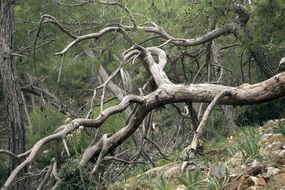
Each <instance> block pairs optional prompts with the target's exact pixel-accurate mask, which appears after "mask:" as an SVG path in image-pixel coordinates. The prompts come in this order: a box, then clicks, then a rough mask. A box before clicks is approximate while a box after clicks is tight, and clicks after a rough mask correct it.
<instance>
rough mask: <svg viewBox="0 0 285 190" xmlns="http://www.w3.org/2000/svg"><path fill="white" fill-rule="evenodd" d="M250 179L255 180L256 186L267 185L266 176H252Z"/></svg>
mask: <svg viewBox="0 0 285 190" xmlns="http://www.w3.org/2000/svg"><path fill="white" fill-rule="evenodd" d="M250 179H251V180H252V181H253V182H254V186H265V185H266V181H265V179H264V177H255V176H250Z"/></svg>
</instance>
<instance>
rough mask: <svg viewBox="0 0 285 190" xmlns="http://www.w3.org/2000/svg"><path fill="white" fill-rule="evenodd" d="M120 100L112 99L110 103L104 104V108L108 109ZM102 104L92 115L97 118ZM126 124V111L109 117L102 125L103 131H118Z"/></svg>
mask: <svg viewBox="0 0 285 190" xmlns="http://www.w3.org/2000/svg"><path fill="white" fill-rule="evenodd" d="M118 104H119V102H118V101H117V100H113V101H110V102H108V103H105V104H104V109H107V108H109V107H112V106H115V105H118ZM100 109H101V108H100V106H99V107H96V108H94V111H93V114H92V117H93V118H96V117H97V116H98V115H99V114H100ZM124 125H125V114H124V113H118V114H116V115H113V116H111V117H110V118H108V119H107V120H106V121H105V122H104V123H103V125H102V127H101V128H102V131H103V132H104V133H114V132H116V131H118V130H119V129H120V128H122V127H123V126H124Z"/></svg>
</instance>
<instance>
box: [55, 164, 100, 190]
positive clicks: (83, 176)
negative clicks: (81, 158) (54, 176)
mask: <svg viewBox="0 0 285 190" xmlns="http://www.w3.org/2000/svg"><path fill="white" fill-rule="evenodd" d="M61 168H62V169H61V170H60V172H59V178H60V179H61V182H60V185H59V188H58V189H60V190H65V189H69V190H77V189H84V190H87V189H88V190H89V189H95V183H94V179H92V176H91V175H90V174H89V172H88V171H87V169H86V168H82V167H80V166H79V163H78V161H77V160H69V161H67V162H66V163H65V164H63V165H62V167H61Z"/></svg>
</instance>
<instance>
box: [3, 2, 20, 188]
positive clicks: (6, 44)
mask: <svg viewBox="0 0 285 190" xmlns="http://www.w3.org/2000/svg"><path fill="white" fill-rule="evenodd" d="M13 4H14V1H10V0H1V1H0V73H1V85H2V86H1V87H2V92H3V97H4V102H5V113H6V120H5V124H6V127H7V131H8V141H9V142H8V148H9V151H11V152H13V153H14V154H21V153H23V152H24V151H25V126H24V118H23V117H24V114H23V100H22V96H21V89H20V85H19V80H18V78H17V75H16V66H15V64H13V59H12V46H13V45H12V44H13V41H12V37H13V34H12V33H13ZM19 163H21V160H19V159H18V158H17V157H15V156H11V157H10V165H9V168H10V170H11V171H12V170H13V169H14V168H15V167H17V165H19ZM22 187H23V186H22ZM15 188H16V189H21V186H17V187H15Z"/></svg>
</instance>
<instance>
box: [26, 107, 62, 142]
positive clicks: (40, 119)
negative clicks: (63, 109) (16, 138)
mask: <svg viewBox="0 0 285 190" xmlns="http://www.w3.org/2000/svg"><path fill="white" fill-rule="evenodd" d="M63 119H64V116H63V115H62V114H61V113H59V112H57V111H54V110H52V109H49V108H48V107H34V108H33V110H32V112H31V113H30V120H31V126H30V128H29V131H28V132H27V140H28V145H29V146H31V145H33V144H34V143H35V142H37V141H38V140H39V139H41V138H43V137H45V136H47V135H49V134H51V133H53V131H54V130H55V129H56V127H58V126H60V125H61V124H62V121H63Z"/></svg>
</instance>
